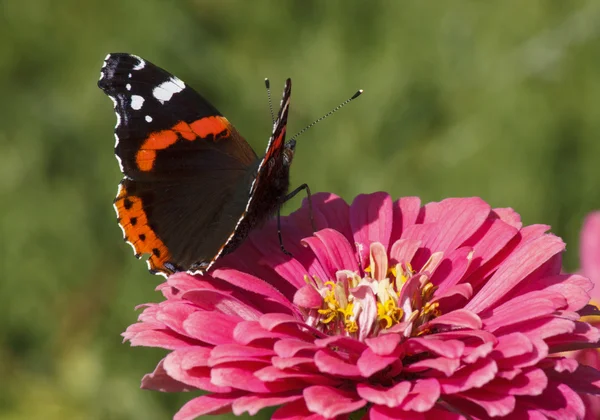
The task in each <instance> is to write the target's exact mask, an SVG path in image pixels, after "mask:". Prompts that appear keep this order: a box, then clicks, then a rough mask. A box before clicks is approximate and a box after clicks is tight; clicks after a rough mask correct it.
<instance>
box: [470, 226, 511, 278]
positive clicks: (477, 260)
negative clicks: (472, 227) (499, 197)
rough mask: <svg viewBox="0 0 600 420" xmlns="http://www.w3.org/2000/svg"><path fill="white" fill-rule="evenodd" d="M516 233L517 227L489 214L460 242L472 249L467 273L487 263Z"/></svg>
mask: <svg viewBox="0 0 600 420" xmlns="http://www.w3.org/2000/svg"><path fill="white" fill-rule="evenodd" d="M518 233H519V231H518V229H517V228H515V227H513V226H510V225H509V224H507V223H505V222H503V221H502V220H500V219H497V218H493V217H492V215H490V217H489V218H488V219H487V220H486V221H485V223H484V224H483V225H482V226H481V227H480V228H479V230H478V231H477V232H475V233H474V234H473V235H472V236H471V237H470V238H469V239H467V240H466V241H465V242H464V243H463V244H462V246H468V247H471V248H472V249H473V259H472V262H471V264H470V265H469V268H468V270H467V273H469V274H471V273H473V272H474V271H475V270H476V269H478V268H479V267H482V266H483V265H484V264H486V263H488V262H489V261H490V260H491V259H492V258H493V257H495V256H496V255H497V254H498V253H499V252H500V251H501V250H502V249H504V248H505V247H506V246H507V244H508V243H509V242H510V240H511V239H513V238H514V237H515V236H516V235H517V234H518ZM467 275H468V274H467Z"/></svg>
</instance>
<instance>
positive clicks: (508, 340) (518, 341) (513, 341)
mask: <svg viewBox="0 0 600 420" xmlns="http://www.w3.org/2000/svg"><path fill="white" fill-rule="evenodd" d="M532 351H533V343H532V342H531V340H530V339H529V338H528V337H527V336H526V335H525V334H521V333H518V332H516V333H512V334H508V335H503V336H501V337H499V338H498V344H497V345H496V347H495V348H494V353H497V354H496V356H495V357H496V358H497V359H498V358H503V359H507V358H509V357H514V356H521V355H522V354H526V353H530V352H532Z"/></svg>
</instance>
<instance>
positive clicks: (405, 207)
mask: <svg viewBox="0 0 600 420" xmlns="http://www.w3.org/2000/svg"><path fill="white" fill-rule="evenodd" d="M420 211H421V199H420V198H419V197H402V198H400V199H398V200H396V201H394V205H393V214H394V216H393V217H394V228H393V230H392V240H393V241H396V240H398V239H400V238H401V237H402V233H403V232H404V230H405V229H406V228H407V227H408V226H410V225H414V224H415V223H416V222H417V217H418V216H419V213H420Z"/></svg>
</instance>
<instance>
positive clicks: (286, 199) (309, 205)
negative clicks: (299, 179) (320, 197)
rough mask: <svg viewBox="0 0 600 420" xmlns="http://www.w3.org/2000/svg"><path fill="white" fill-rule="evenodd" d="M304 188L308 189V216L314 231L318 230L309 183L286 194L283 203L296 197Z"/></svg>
mask: <svg viewBox="0 0 600 420" xmlns="http://www.w3.org/2000/svg"><path fill="white" fill-rule="evenodd" d="M302 190H306V199H307V201H308V217H309V219H310V225H311V227H312V230H313V232H316V231H317V225H316V224H315V219H314V218H313V207H312V200H311V193H310V188H308V185H307V184H302V185H300V186H299V187H298V188H296V189H295V190H294V191H292V192H291V193H289V194H288V195H286V196H285V197H283V200H281V204H283V203H285V202H286V201H288V200H291V199H292V198H294V197H295V196H296V194H298V193H299V192H300V191H302Z"/></svg>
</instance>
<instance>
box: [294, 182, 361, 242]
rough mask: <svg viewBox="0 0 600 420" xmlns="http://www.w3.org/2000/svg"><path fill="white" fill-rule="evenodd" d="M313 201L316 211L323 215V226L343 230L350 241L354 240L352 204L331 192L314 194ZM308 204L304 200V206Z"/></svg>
mask: <svg viewBox="0 0 600 420" xmlns="http://www.w3.org/2000/svg"><path fill="white" fill-rule="evenodd" d="M312 202H313V210H315V209H316V210H315V213H320V214H321V215H322V218H323V220H324V224H323V226H327V227H330V228H331V229H334V230H336V231H338V232H341V233H342V234H343V235H344V236H345V237H346V238H347V239H348V240H349V241H351V240H353V238H352V229H351V227H350V205H348V203H346V202H345V201H344V200H343V199H342V198H340V197H338V196H337V195H335V194H330V193H316V194H313V196H312ZM306 204H307V203H306V202H305V201H303V202H302V206H303V208H307V205H306ZM292 214H293V213H292Z"/></svg>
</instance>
